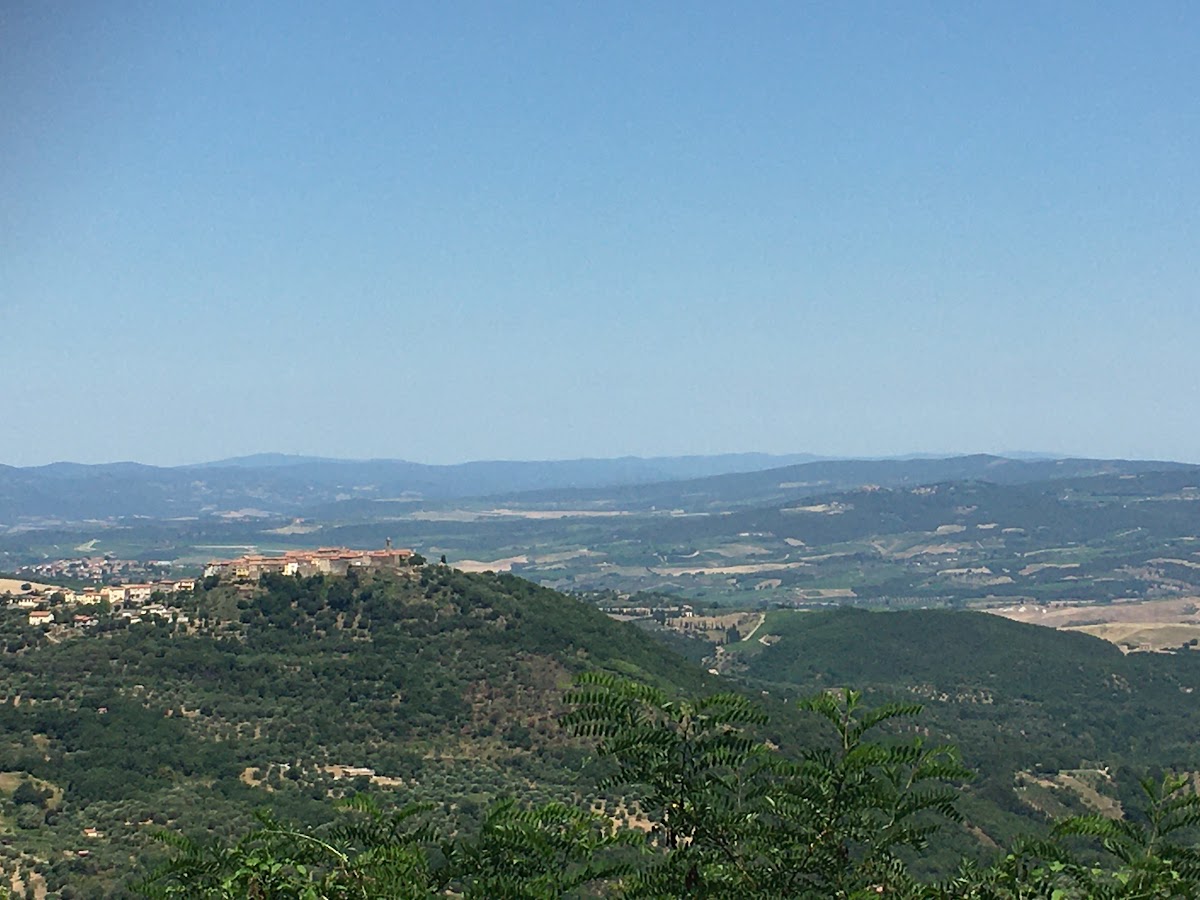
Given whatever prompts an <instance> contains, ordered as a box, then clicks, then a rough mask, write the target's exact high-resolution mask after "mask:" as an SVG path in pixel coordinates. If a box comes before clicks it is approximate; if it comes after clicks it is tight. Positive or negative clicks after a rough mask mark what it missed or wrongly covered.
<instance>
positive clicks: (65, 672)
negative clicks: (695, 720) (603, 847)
mask: <svg viewBox="0 0 1200 900" xmlns="http://www.w3.org/2000/svg"><path fill="white" fill-rule="evenodd" d="M170 602H171V603H172V604H174V607H173V608H174V609H175V610H176V611H177V613H181V614H182V615H183V616H184V617H185V618H186V619H187V621H186V622H175V623H170V622H168V621H166V620H161V619H160V620H147V621H143V622H140V623H136V624H132V625H129V624H127V623H125V622H124V621H122V620H119V619H116V618H115V617H114V618H105V617H103V616H102V617H101V624H100V626H98V627H97V628H96V629H95V630H92V629H70V630H67V631H65V632H60V633H58V634H55V635H47V634H45V633H43V632H42V631H41V630H38V629H33V628H30V627H29V626H27V625H25V623H24V614H23V613H22V612H21V611H18V610H13V611H11V612H7V613H6V614H5V618H4V620H3V632H2V639H3V640H4V641H5V644H6V649H7V652H6V653H5V654H4V655H3V657H2V658H0V696H2V697H3V698H4V702H3V703H0V724H2V725H3V733H4V740H3V743H2V744H0V772H4V773H7V774H6V775H4V776H2V777H3V778H5V779H7V780H6V781H4V782H3V784H5V785H8V792H9V793H10V794H11V793H12V791H13V790H15V789H16V788H17V787H18V786H19V785H21V784H31V785H33V786H36V787H37V788H38V789H39V790H42V791H47V792H48V794H47V797H46V798H43V799H40V800H38V801H36V802H34V803H32V804H29V803H25V804H22V803H20V802H12V801H10V802H6V803H5V804H4V806H3V808H2V812H3V814H4V821H5V825H6V826H7V827H8V828H9V829H11V830H12V834H13V837H12V840H11V841H10V843H9V844H7V845H6V846H5V847H4V848H3V850H2V851H0V852H2V853H3V854H4V855H5V857H6V862H5V866H6V868H8V867H10V866H11V865H12V864H13V862H14V860H15V859H16V858H23V859H24V860H25V862H24V865H25V866H26V868H28V866H30V865H34V863H33V862H32V860H33V859H35V858H36V859H41V860H43V862H41V863H37V864H36V865H37V868H39V870H45V871H47V872H48V878H49V880H50V882H51V884H52V885H55V886H57V885H60V884H64V883H67V882H79V883H87V884H95V885H110V884H115V883H118V882H120V880H121V879H122V878H123V877H124V876H125V875H126V874H127V871H128V869H129V862H130V857H129V854H130V853H133V854H134V855H135V856H139V855H140V854H141V853H143V852H145V851H146V847H147V843H148V841H147V833H148V831H149V830H151V828H152V826H153V825H155V824H157V825H165V824H174V825H177V826H179V827H183V828H186V829H188V830H191V831H199V832H202V831H204V830H206V829H211V830H212V831H213V832H214V833H218V834H220V833H230V830H231V829H235V828H237V827H239V826H242V825H244V824H245V823H246V822H247V821H248V817H249V814H250V812H251V810H252V809H253V808H254V807H256V806H257V805H260V804H263V803H265V802H267V801H269V802H270V803H271V804H272V805H273V806H274V807H276V808H277V809H279V810H281V811H283V812H285V813H287V814H291V815H295V816H297V817H299V818H302V819H311V818H312V817H313V816H314V815H315V816H321V815H328V814H329V810H328V808H327V806H326V804H325V803H324V801H325V799H326V798H327V796H328V795H329V793H330V792H333V793H334V794H339V793H345V792H346V791H352V790H354V789H356V788H373V789H376V790H389V791H390V790H401V791H403V792H404V793H405V795H406V796H409V797H411V798H415V799H429V800H433V801H436V802H437V803H438V804H439V805H442V804H444V805H445V809H446V811H447V812H448V811H449V809H450V806H451V804H457V805H459V806H463V805H466V806H467V807H470V806H472V805H478V804H480V803H483V802H486V801H487V800H489V799H490V798H493V797H495V796H497V795H499V794H501V793H505V792H518V791H519V792H520V793H522V794H526V795H529V796H533V797H540V798H549V797H553V796H567V795H571V794H573V792H575V791H577V790H581V789H587V785H586V784H582V785H581V784H580V783H579V769H580V766H581V765H582V763H583V760H584V758H585V756H586V753H585V752H584V750H583V749H581V747H580V746H579V745H578V743H577V742H573V741H571V740H569V739H568V738H567V737H566V736H565V734H564V733H563V732H562V730H561V728H560V727H559V726H558V723H557V718H556V717H557V715H558V714H559V713H560V712H561V710H562V701H561V694H562V691H563V690H564V689H565V687H566V686H567V685H568V684H569V683H570V680H571V677H572V675H573V674H575V673H578V672H581V671H584V670H588V669H593V668H600V669H608V670H610V671H614V672H620V673H623V674H626V675H630V676H633V677H637V678H640V679H646V680H649V681H652V682H657V683H662V684H665V685H671V686H673V687H675V688H676V689H678V688H687V689H693V690H694V689H699V688H700V687H701V686H702V685H703V684H704V683H705V681H706V680H711V679H709V676H705V675H703V674H702V673H701V671H700V670H699V669H697V668H695V667H693V666H691V665H689V664H687V663H685V662H684V661H683V660H682V659H680V658H678V657H676V656H675V655H673V654H671V653H669V652H664V650H663V648H662V647H660V646H659V645H658V644H656V643H655V642H654V641H653V640H652V639H651V638H649V637H647V636H645V635H644V634H642V633H641V632H640V631H638V630H637V629H635V628H633V627H632V626H628V625H622V624H619V623H616V622H613V621H611V620H610V619H608V618H607V617H605V616H603V615H602V614H600V613H599V612H596V611H595V610H593V609H591V608H590V607H588V606H585V605H584V604H582V603H580V602H579V601H577V600H574V599H571V598H569V597H565V596H563V595H561V594H557V593H555V592H553V591H549V590H546V589H544V588H539V587H537V586H536V585H533V584H531V583H529V582H527V581H523V580H521V579H518V578H514V577H512V576H482V575H465V574H463V573H460V572H456V571H454V570H452V569H449V568H447V567H439V566H433V567H426V568H422V569H419V570H417V571H414V572H413V573H411V574H408V575H405V574H401V575H397V576H390V577H379V578H372V579H366V578H364V579H363V580H361V581H359V580H358V579H356V578H354V577H348V578H324V577H319V576H318V577H313V578H308V579H294V578H283V577H279V578H274V579H266V580H264V582H263V584H262V585H259V586H248V585H246V586H217V587H213V588H212V589H211V590H208V591H204V590H200V591H199V592H198V593H196V594H195V595H177V596H175V597H173V598H171V601H170ZM22 796H25V795H22ZM18 799H19V798H18ZM86 828H94V829H97V830H98V831H99V832H101V833H102V834H103V837H94V838H84V837H81V835H82V834H83V831H84V829H86ZM78 849H86V850H87V851H88V854H87V856H86V857H83V858H80V857H78V856H74V857H73V858H71V859H69V860H68V859H66V858H64V857H62V856H61V853H62V851H64V850H71V851H74V850H78Z"/></svg>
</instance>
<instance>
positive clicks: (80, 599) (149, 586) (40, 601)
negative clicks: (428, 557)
mask: <svg viewBox="0 0 1200 900" xmlns="http://www.w3.org/2000/svg"><path fill="white" fill-rule="evenodd" d="M413 556H414V554H413V551H411V550H405V549H400V548H396V547H393V546H392V542H391V539H390V538H389V539H388V541H387V546H386V547H384V548H383V549H382V550H351V549H349V548H348V547H321V548H319V549H317V550H290V551H288V552H287V553H284V554H283V555H282V556H260V555H250V556H241V557H238V558H237V559H230V560H214V561H213V562H210V563H209V564H208V565H207V566H206V567H205V569H204V576H205V577H206V578H208V577H212V576H214V575H215V576H217V577H219V578H222V579H225V580H230V581H257V580H258V578H259V577H260V576H262V575H265V574H267V573H269V572H274V573H278V574H280V575H306V576H307V575H317V574H325V575H346V574H347V573H349V572H351V571H360V572H365V571H383V570H389V569H391V570H395V569H400V568H404V567H406V566H409V565H411V564H412V562H413ZM195 588H196V580H195V579H194V578H183V579H180V580H177V581H152V582H146V583H141V584H108V585H104V586H103V587H86V588H83V589H82V590H78V591H76V590H72V589H71V588H66V587H59V588H54V589H52V590H51V589H49V588H47V587H42V588H40V589H32V590H29V591H27V592H25V593H22V594H20V595H18V596H16V597H11V596H10V598H9V606H12V607H16V608H18V609H26V610H29V624H30V625H38V626H42V627H49V626H51V625H55V624H56V623H57V624H58V625H71V626H74V627H76V628H89V627H92V626H94V625H97V624H98V620H97V618H96V616H95V615H93V614H92V613H91V612H90V611H88V610H86V609H84V610H76V609H74V608H75V607H92V606H100V605H105V606H106V608H108V609H111V610H112V611H113V613H114V614H115V615H117V616H118V617H121V618H124V619H128V620H129V621H130V622H140V621H141V620H142V619H143V618H148V617H153V616H157V617H160V618H169V619H173V620H174V621H177V622H178V621H182V622H186V621H187V617H186V616H184V615H183V614H182V613H181V612H180V611H179V610H177V609H171V608H169V607H167V606H165V605H164V604H163V603H162V602H160V601H162V600H165V599H166V598H167V597H168V596H170V595H171V594H178V593H190V592H191V591H193V590H195Z"/></svg>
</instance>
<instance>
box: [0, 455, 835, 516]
mask: <svg viewBox="0 0 1200 900" xmlns="http://www.w3.org/2000/svg"><path fill="white" fill-rule="evenodd" d="M819 458H820V457H816V456H813V455H811V454H804V453H797V454H787V455H772V454H767V453H729V454H721V455H713V456H673V457H656V458H650V459H643V458H640V457H622V458H618V459H574V460H552V461H502V460H501V461H480V462H468V463H461V464H458V465H444V466H442V465H425V464H422V463H414V462H407V461H405V460H386V459H385V460H339V459H323V458H320V457H306V456H289V455H286V454H278V453H267V454H258V455H255V456H243V457H237V458H233V459H226V460H219V461H216V462H210V463H202V464H198V465H190V466H173V467H160V466H149V465H143V464H141V463H133V462H120V463H105V464H101V465H82V464H79V463H68V462H59V463H52V464H50V465H45V466H30V467H25V468H17V467H13V466H4V465H0V524H3V523H8V524H11V523H15V522H17V521H19V520H22V519H47V518H48V519H64V520H82V519H105V518H110V517H123V516H146V517H151V518H174V517H182V516H196V515H203V514H205V513H215V512H221V511H228V510H242V509H256V510H263V511H265V512H271V513H277V514H285V515H286V514H299V513H301V512H302V511H304V510H306V509H308V508H311V507H313V506H316V505H325V504H330V503H336V502H338V501H345V500H351V499H370V500H382V499H413V500H448V499H456V498H464V497H479V496H487V495H492V494H511V493H517V492H525V491H533V490H565V489H572V488H603V487H612V486H620V485H635V484H647V483H654V482H661V481H674V480H678V479H691V478H702V477H707V476H712V475H719V474H724V473H728V472H750V471H758V470H762V469H769V468H774V467H778V466H785V465H790V464H795V463H800V462H808V461H812V460H815V459H819Z"/></svg>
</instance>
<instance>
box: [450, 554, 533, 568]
mask: <svg viewBox="0 0 1200 900" xmlns="http://www.w3.org/2000/svg"><path fill="white" fill-rule="evenodd" d="M528 562H529V557H528V556H509V557H506V558H505V559H494V560H492V561H491V562H483V561H482V560H478V559H460V560H458V561H456V562H455V563H454V568H456V569H459V570H460V571H463V572H511V571H512V567H513V566H518V565H525V564H526V563H528Z"/></svg>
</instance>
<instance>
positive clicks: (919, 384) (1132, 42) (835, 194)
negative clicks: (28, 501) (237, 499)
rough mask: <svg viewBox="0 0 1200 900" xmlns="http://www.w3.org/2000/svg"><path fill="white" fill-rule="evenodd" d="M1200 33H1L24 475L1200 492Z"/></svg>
mask: <svg viewBox="0 0 1200 900" xmlns="http://www.w3.org/2000/svg"><path fill="white" fill-rule="evenodd" d="M1198 48H1200V4H1196V3H1195V2H1194V0H1187V2H1180V3H1168V2H1148V3H1133V2H1126V3H1120V4H1116V3H1113V4H1109V3H1097V2H1091V0H1089V2H1079V3H1071V2H1049V3H1036V2H1030V3H1019V4H1014V3H1008V2H994V3H960V2H945V3H937V4H929V3H918V2H903V3H893V2H886V3H866V2H863V3H853V4H844V3H820V4H804V3H799V2H794V0H789V2H784V3H778V4H767V3H749V4H746V3H733V2H726V3H682V2H680V3H658V4H647V3H641V2H638V3H598V2H589V3H563V2H556V3H547V4H544V5H543V4H530V3H495V2H485V3H478V4H472V3H445V4H443V3H411V4H402V3H396V2H385V3H379V4H371V3H364V2H357V3H340V2H339V3H328V4H307V3H300V2H291V0H289V2H279V3H269V2H244V0H237V2H228V3H222V2H211V0H205V2H200V3H177V2H176V3H163V2H160V0H152V2H145V3H133V2H113V3H91V2H84V0H78V2H72V3H57V2H18V0H0V335H2V336H3V343H2V344H0V423H3V424H2V425H0V462H6V463H10V464H17V465H25V464H34V463H41V462H48V461H50V460H56V459H73V460H79V461H84V462H95V461H107V460H117V459H136V460H141V461H145V462H154V463H180V462H191V461H199V460H203V459H211V458H217V457H223V456H229V455H234V454H241V453H249V452H255V451H262V450H277V451H284V452H294V453H313V454H322V455H330V456H352V457H371V456H374V457H400V458H407V459H414V460H420V461H426V462H453V461H459V460H464V459H478V458H559V457H576V456H612V455H623V454H638V455H657V454H674V453H709V452H720V451H732V450H767V451H812V452H820V453H829V454H847V455H884V454H890V453H899V452H908V451H977V450H1011V449H1033V450H1054V451H1064V452H1071V453H1077V454H1087V455H1099V456H1138V457H1160V458H1161V457H1170V458H1177V459H1188V460H1193V461H1200V277H1198V276H1200V91H1198V90H1197V89H1198V87H1200V52H1198Z"/></svg>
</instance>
